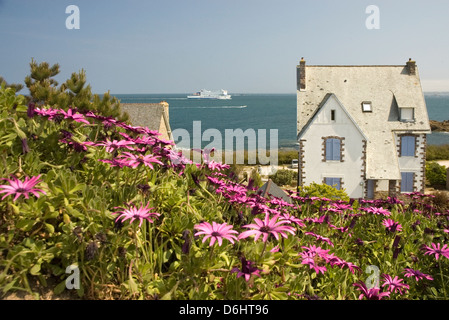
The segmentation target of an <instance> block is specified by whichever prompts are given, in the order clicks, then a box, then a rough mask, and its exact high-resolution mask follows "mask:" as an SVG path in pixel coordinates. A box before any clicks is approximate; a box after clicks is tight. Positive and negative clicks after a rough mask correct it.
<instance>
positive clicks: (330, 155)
mask: <svg viewBox="0 0 449 320" xmlns="http://www.w3.org/2000/svg"><path fill="white" fill-rule="evenodd" d="M340 144H341V141H340V139H335V138H331V139H326V160H327V161H340V159H341V155H340Z"/></svg>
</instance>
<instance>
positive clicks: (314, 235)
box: [304, 232, 334, 247]
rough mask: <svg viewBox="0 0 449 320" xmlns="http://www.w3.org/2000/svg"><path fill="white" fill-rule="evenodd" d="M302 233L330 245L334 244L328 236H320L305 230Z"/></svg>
mask: <svg viewBox="0 0 449 320" xmlns="http://www.w3.org/2000/svg"><path fill="white" fill-rule="evenodd" d="M304 234H305V235H308V236H312V237H315V238H316V239H317V240H319V241H323V242H326V243H328V244H329V245H330V246H332V247H333V246H334V244H333V243H332V241H331V240H330V239H329V238H326V237H323V236H321V235H319V234H316V233H313V232H305V233H304Z"/></svg>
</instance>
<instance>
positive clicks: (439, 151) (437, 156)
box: [426, 144, 449, 161]
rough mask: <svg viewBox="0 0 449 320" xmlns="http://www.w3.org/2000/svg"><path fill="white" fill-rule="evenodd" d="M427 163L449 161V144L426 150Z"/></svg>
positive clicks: (433, 146) (429, 146) (431, 146)
mask: <svg viewBox="0 0 449 320" xmlns="http://www.w3.org/2000/svg"><path fill="white" fill-rule="evenodd" d="M426 159H427V161H434V160H449V144H444V145H428V146H427V149H426Z"/></svg>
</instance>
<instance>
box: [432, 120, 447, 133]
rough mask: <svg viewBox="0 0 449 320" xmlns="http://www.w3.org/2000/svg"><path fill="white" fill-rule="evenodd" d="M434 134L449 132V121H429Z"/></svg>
mask: <svg viewBox="0 0 449 320" xmlns="http://www.w3.org/2000/svg"><path fill="white" fill-rule="evenodd" d="M429 122H430V129H431V130H432V132H449V120H443V121H436V120H429Z"/></svg>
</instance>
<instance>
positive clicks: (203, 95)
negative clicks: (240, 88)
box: [187, 89, 231, 100]
mask: <svg viewBox="0 0 449 320" xmlns="http://www.w3.org/2000/svg"><path fill="white" fill-rule="evenodd" d="M187 98H188V99H219V100H229V99H231V95H229V94H228V91H227V90H223V89H221V90H220V91H210V90H206V89H202V90H200V91H198V92H195V93H194V94H193V95H191V96H187Z"/></svg>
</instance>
